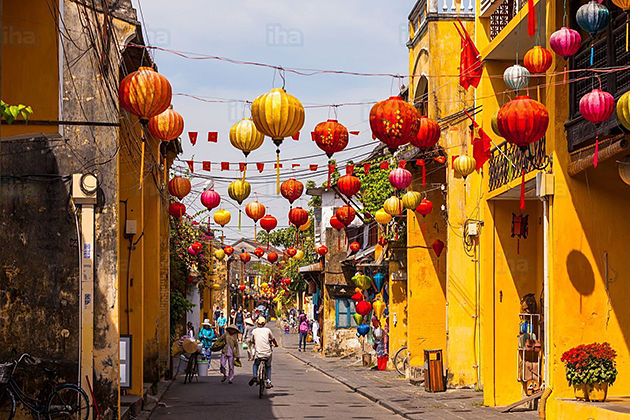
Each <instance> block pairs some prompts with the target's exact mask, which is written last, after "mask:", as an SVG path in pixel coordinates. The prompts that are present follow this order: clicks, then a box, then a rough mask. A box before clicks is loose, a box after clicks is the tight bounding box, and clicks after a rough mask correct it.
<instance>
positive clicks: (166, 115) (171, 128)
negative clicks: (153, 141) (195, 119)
mask: <svg viewBox="0 0 630 420" xmlns="http://www.w3.org/2000/svg"><path fill="white" fill-rule="evenodd" d="M148 126H149V131H150V132H151V134H153V136H155V137H156V138H158V139H160V140H162V141H171V140H175V139H176V138H178V137H179V136H181V135H182V132H183V131H184V119H183V118H182V116H181V115H179V113H178V112H177V111H173V107H169V108H168V109H166V110H165V111H164V112H162V113H161V114H158V115H156V116H154V117H152V118H151V119H150V120H149V125H148Z"/></svg>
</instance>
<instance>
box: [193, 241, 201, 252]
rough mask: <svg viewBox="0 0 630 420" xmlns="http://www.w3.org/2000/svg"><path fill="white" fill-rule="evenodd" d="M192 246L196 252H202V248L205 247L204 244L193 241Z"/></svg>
mask: <svg viewBox="0 0 630 420" xmlns="http://www.w3.org/2000/svg"><path fill="white" fill-rule="evenodd" d="M190 246H191V247H192V248H193V249H194V250H195V252H196V253H199V252H201V250H202V249H203V245H201V244H200V243H199V242H193V243H192V244H191V245H190Z"/></svg>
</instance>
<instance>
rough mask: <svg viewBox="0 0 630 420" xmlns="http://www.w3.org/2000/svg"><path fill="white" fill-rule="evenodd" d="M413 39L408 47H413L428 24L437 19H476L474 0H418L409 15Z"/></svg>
mask: <svg viewBox="0 0 630 420" xmlns="http://www.w3.org/2000/svg"><path fill="white" fill-rule="evenodd" d="M408 19H409V23H410V25H411V26H410V31H411V34H410V35H411V39H410V40H409V42H408V43H407V47H408V48H413V47H414V46H415V45H416V44H417V42H418V41H419V40H420V38H422V36H423V35H424V33H425V32H426V30H427V24H428V23H429V22H431V21H436V20H455V19H461V20H474V19H475V1H474V0H418V1H416V3H415V5H414V6H413V8H412V9H411V13H409V16H408Z"/></svg>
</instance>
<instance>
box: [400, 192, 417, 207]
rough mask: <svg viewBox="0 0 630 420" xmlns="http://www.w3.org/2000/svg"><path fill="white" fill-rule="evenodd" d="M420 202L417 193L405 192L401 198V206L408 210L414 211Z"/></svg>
mask: <svg viewBox="0 0 630 420" xmlns="http://www.w3.org/2000/svg"><path fill="white" fill-rule="evenodd" d="M421 201H422V195H420V193H419V192H417V191H407V192H406V193H405V194H404V195H403V196H402V205H403V207H404V208H406V209H409V210H415V209H416V207H418V204H420V202H421Z"/></svg>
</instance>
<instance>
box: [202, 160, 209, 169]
mask: <svg viewBox="0 0 630 420" xmlns="http://www.w3.org/2000/svg"><path fill="white" fill-rule="evenodd" d="M202 165H203V170H204V171H208V172H210V161H207V160H204V161H203V164H202Z"/></svg>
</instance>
